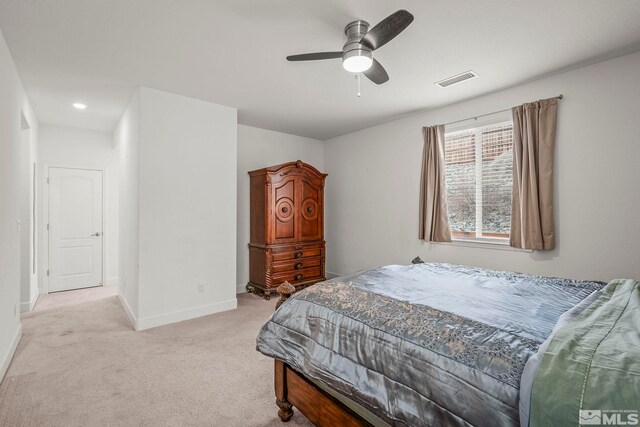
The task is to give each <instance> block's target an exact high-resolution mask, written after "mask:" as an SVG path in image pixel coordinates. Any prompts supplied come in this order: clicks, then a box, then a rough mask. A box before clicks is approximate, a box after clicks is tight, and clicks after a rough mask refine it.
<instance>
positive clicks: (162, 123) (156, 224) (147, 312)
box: [115, 88, 237, 329]
mask: <svg viewBox="0 0 640 427" xmlns="http://www.w3.org/2000/svg"><path fill="white" fill-rule="evenodd" d="M137 97H139V101H136V100H134V103H133V105H134V107H135V105H136V104H137V103H138V102H139V106H138V107H137V108H138V113H137V114H138V115H139V122H138V124H137V125H136V124H129V125H126V124H125V123H124V121H127V120H134V119H135V117H134V116H135V113H133V111H129V110H128V113H126V114H125V116H124V117H123V119H122V120H121V122H120V124H119V125H118V129H117V130H116V134H115V144H116V146H117V147H118V150H119V151H121V161H122V156H123V152H122V150H123V149H124V148H125V147H124V146H123V141H124V140H128V141H127V142H128V144H129V145H131V146H130V147H129V148H127V149H128V150H129V153H130V158H129V160H128V163H127V164H123V163H121V168H123V171H124V172H123V173H124V174H125V175H127V176H128V177H129V178H127V179H123V183H124V185H126V186H128V187H131V188H129V189H128V190H126V189H125V190H121V191H124V192H126V191H128V195H127V198H132V197H133V196H134V195H135V196H136V202H133V201H130V202H127V203H123V204H122V209H121V210H122V212H121V217H125V216H126V217H132V218H135V217H136V203H137V223H134V222H133V221H131V222H130V223H129V225H128V227H130V228H132V230H131V233H132V234H137V249H138V250H137V257H138V262H137V263H134V261H133V259H129V260H125V261H123V263H124V265H125V269H127V272H126V275H127V282H126V287H129V286H131V282H130V280H129V278H128V277H129V275H130V274H132V275H134V276H135V275H137V304H135V305H136V307H134V306H133V304H129V310H130V311H131V314H130V316H131V317H133V323H134V326H135V327H136V328H137V329H146V328H150V327H154V326H159V325H162V324H166V323H171V322H176V321H179V320H185V319H189V318H193V317H197V316H202V315H205V314H210V313H215V312H217V311H222V310H228V309H232V308H235V307H236V297H235V290H236V274H235V271H236V267H235V266H236V256H235V255H236V170H237V136H236V130H237V112H236V109H234V108H230V107H225V106H222V105H216V104H212V103H209V102H204V101H200V100H196V99H193V98H187V97H183V96H178V95H174V94H170V93H167V92H162V91H158V90H154V89H149V88H141V89H140V90H139V94H138V95H137ZM130 110H132V107H131V106H130ZM136 126H138V130H137V132H138V137H137V140H136V138H135V136H131V133H132V132H131V129H133V128H135V127H136ZM126 129H129V130H128V131H127V130H126ZM126 135H129V136H126ZM136 150H137V161H136V154H135V153H136ZM125 154H126V153H125ZM125 157H126V156H125ZM136 177H137V178H136ZM136 179H137V185H136ZM136 192H137V195H136ZM133 239H135V238H133ZM135 245H136V242H133V243H132V244H131V246H132V247H134V246H135ZM129 256H131V257H135V256H136V254H131V253H130V254H129ZM136 264H137V271H135V268H136ZM128 266H131V267H132V268H133V269H134V271H131V270H130V269H129V267H128ZM127 302H128V301H127Z"/></svg>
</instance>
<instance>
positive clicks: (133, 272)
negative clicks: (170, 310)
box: [113, 90, 140, 329]
mask: <svg viewBox="0 0 640 427" xmlns="http://www.w3.org/2000/svg"><path fill="white" fill-rule="evenodd" d="M113 145H114V148H115V150H116V152H117V156H118V163H119V164H118V171H119V175H118V186H119V191H118V212H119V222H118V229H119V239H118V243H119V250H118V258H119V260H118V269H119V272H118V277H119V280H118V295H119V297H120V301H121V302H122V306H123V308H124V310H125V313H126V314H127V317H129V320H130V321H131V324H132V325H133V327H134V328H135V329H138V293H139V286H138V212H139V206H138V192H139V189H138V162H139V152H140V91H139V90H138V91H136V93H135V94H134V96H133V97H132V99H131V101H130V103H129V106H128V107H127V109H126V110H125V112H124V113H123V115H122V117H121V118H120V121H119V122H118V125H117V126H116V129H115V130H114V132H113Z"/></svg>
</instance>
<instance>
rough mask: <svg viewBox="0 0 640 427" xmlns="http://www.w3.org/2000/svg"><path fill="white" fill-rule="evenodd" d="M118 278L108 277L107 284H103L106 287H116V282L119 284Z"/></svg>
mask: <svg viewBox="0 0 640 427" xmlns="http://www.w3.org/2000/svg"><path fill="white" fill-rule="evenodd" d="M119 281H120V280H119V278H118V277H109V278H107V283H105V285H106V286H118V282H119Z"/></svg>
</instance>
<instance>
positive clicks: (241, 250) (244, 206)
mask: <svg viewBox="0 0 640 427" xmlns="http://www.w3.org/2000/svg"><path fill="white" fill-rule="evenodd" d="M322 145H323V144H322V141H320V140H317V139H312V138H305V137H303V136H296V135H290V134H286V133H281V132H275V131H271V130H265V129H260V128H255V127H251V126H244V125H238V218H237V224H238V234H237V255H236V257H237V271H236V276H237V278H238V287H237V292H238V293H240V292H246V289H245V286H246V284H247V282H248V281H249V249H248V247H247V244H248V243H249V197H250V194H249V175H248V173H247V172H249V171H252V170H255V169H260V168H264V167H267V166H273V165H278V164H280V163H286V162H292V161H295V160H302V161H303V162H305V163H308V164H310V165H313V166H314V167H315V168H317V169H318V170H320V171H323V169H324V150H323V146H322ZM327 179H331V177H329V178H327Z"/></svg>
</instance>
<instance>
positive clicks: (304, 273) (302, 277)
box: [272, 267, 322, 285]
mask: <svg viewBox="0 0 640 427" xmlns="http://www.w3.org/2000/svg"><path fill="white" fill-rule="evenodd" d="M272 277H273V283H274V285H279V284H281V283H282V282H284V281H285V280H286V281H287V282H289V283H291V284H292V285H295V284H296V283H298V282H308V281H310V280H315V279H321V278H322V268H321V267H311V268H305V269H304V270H294V271H285V272H284V273H277V274H273V276H272Z"/></svg>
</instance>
